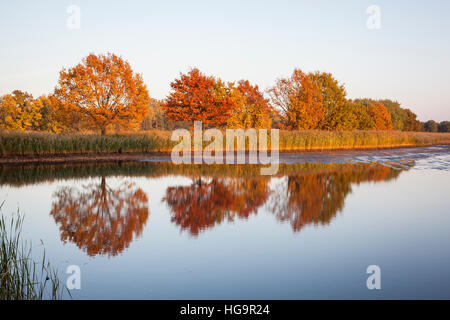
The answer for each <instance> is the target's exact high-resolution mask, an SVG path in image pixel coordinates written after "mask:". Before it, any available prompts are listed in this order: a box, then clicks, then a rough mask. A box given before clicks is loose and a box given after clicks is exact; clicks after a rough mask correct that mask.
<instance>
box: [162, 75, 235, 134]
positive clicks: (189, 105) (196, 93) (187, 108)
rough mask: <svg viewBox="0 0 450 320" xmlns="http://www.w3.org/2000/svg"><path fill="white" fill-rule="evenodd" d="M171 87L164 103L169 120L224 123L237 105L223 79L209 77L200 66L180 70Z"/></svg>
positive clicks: (219, 124)
mask: <svg viewBox="0 0 450 320" xmlns="http://www.w3.org/2000/svg"><path fill="white" fill-rule="evenodd" d="M170 86H171V87H172V91H171V92H170V94H169V95H168V96H167V98H166V101H165V103H164V105H163V109H164V111H165V114H166V117H167V119H168V120H170V121H202V122H203V123H204V124H208V125H212V126H223V125H224V124H225V123H226V120H227V119H228V116H229V114H230V111H231V110H232V109H233V108H234V103H233V100H232V99H231V97H230V90H231V87H230V85H228V86H226V85H225V84H224V83H223V82H222V81H221V80H220V79H215V78H214V77H210V76H206V75H204V74H203V73H201V72H200V71H199V70H198V69H196V68H194V69H191V70H190V71H189V72H188V73H187V74H183V73H180V78H179V79H175V81H173V82H172V83H171V84H170Z"/></svg>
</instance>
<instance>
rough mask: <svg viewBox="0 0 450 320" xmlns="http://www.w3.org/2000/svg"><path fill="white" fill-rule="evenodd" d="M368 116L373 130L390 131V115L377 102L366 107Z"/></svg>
mask: <svg viewBox="0 0 450 320" xmlns="http://www.w3.org/2000/svg"><path fill="white" fill-rule="evenodd" d="M367 112H368V114H369V115H370V116H371V117H372V119H373V123H374V127H373V129H375V130H392V120H391V114H390V113H389V111H388V110H387V109H386V107H385V106H383V105H382V104H381V103H379V102H375V103H373V104H370V105H369V106H368V107H367Z"/></svg>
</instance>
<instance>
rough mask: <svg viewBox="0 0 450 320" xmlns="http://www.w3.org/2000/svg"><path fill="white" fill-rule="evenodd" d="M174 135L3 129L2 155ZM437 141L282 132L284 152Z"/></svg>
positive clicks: (154, 147)
mask: <svg viewBox="0 0 450 320" xmlns="http://www.w3.org/2000/svg"><path fill="white" fill-rule="evenodd" d="M170 137H171V132H170V131H156V130H155V131H149V132H144V133H127V134H120V135H119V134H114V135H96V134H52V133H42V132H0V156H1V157H17V156H55V155H83V154H123V153H150V152H170V151H171V150H172V147H173V146H174V145H175V144H176V143H177V142H174V141H171V140H170ZM224 137H225V135H224ZM224 140H226V139H224ZM269 141H270V137H269ZM225 143H226V142H225V141H224V144H225ZM437 143H450V133H426V132H400V131H342V132H340V131H318V130H310V131H280V135H279V150H280V151H308V150H332V149H367V148H386V147H400V146H424V145H431V144H437ZM204 145H207V142H205V143H204Z"/></svg>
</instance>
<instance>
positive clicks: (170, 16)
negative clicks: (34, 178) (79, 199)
mask: <svg viewBox="0 0 450 320" xmlns="http://www.w3.org/2000/svg"><path fill="white" fill-rule="evenodd" d="M70 5H77V6H78V7H79V8H80V28H79V29H70V28H68V27H67V25H66V24H67V20H68V19H69V18H70V16H71V15H70V14H69V13H67V8H68V7H69V6H70ZM370 5H377V6H379V8H380V10H381V19H380V23H381V24H380V29H369V28H368V27H367V19H368V18H370V16H371V15H370V14H367V12H366V10H367V8H368V7H369V6H370ZM70 21H73V20H70ZM0 39H1V40H0V41H1V46H0V94H5V93H8V92H10V91H12V90H14V89H21V90H24V91H28V92H30V93H32V94H33V95H34V96H39V95H41V94H47V93H50V92H52V91H53V89H54V87H55V85H56V83H57V80H58V72H59V71H60V70H61V68H62V67H70V66H73V65H75V64H77V63H78V62H79V61H80V60H81V58H82V57H84V56H86V55H88V54H89V53H91V52H93V53H106V52H113V53H116V54H119V55H121V56H123V57H124V58H125V59H127V60H128V61H129V62H130V63H131V65H132V67H133V69H134V70H135V71H137V72H139V73H142V74H143V77H144V80H145V82H146V84H147V86H148V89H149V91H150V95H151V96H152V97H154V98H164V97H165V96H166V95H167V93H168V92H169V89H170V82H171V81H172V80H173V79H174V78H175V77H177V76H178V74H179V72H180V71H182V72H186V71H187V70H188V69H189V67H198V68H199V69H200V70H202V71H203V72H205V73H207V74H211V75H214V76H219V77H221V78H222V79H223V80H226V81H233V80H239V79H243V78H244V79H248V80H250V81H251V82H253V83H256V84H258V85H259V86H260V88H262V89H266V88H267V87H269V86H271V85H273V83H274V82H275V80H276V79H277V78H279V77H282V76H288V75H289V74H290V73H291V72H292V71H293V69H294V68H295V67H299V68H301V69H302V70H304V71H306V72H308V71H314V70H320V71H327V72H331V73H332V74H333V75H334V76H335V77H336V78H337V79H338V80H340V81H341V82H343V83H344V84H345V86H346V89H347V92H348V97H350V98H357V97H369V98H389V99H394V100H397V101H399V102H400V103H401V104H402V105H403V106H406V107H409V108H410V109H412V110H413V111H414V112H416V113H417V114H418V116H419V119H420V120H422V121H423V120H428V119H435V120H438V121H441V120H450V58H449V57H450V1H446V0H442V1H437V0H431V1H411V0H409V1H406V0H395V1H394V0H391V1H381V0H371V1H366V0H342V1H337V0H335V1H331V0H330V1H325V0H315V1H299V0H297V1H284V0H277V1H264V0H259V1H245V0H240V1H234V0H227V1H213V0H209V1H196V0H190V1H172V0H166V1H133V0H128V1H113V0H109V1H99V0H96V1H79V0H78V1H77V0H70V1H22V0H15V1H7V0H0Z"/></svg>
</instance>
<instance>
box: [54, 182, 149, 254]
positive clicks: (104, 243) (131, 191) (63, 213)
mask: <svg viewBox="0 0 450 320" xmlns="http://www.w3.org/2000/svg"><path fill="white" fill-rule="evenodd" d="M53 196H54V198H55V200H54V202H53V204H52V210H51V212H50V214H51V215H52V216H53V218H54V219H55V222H56V224H57V225H58V226H59V229H60V231H61V240H62V241H64V242H67V241H70V242H73V243H75V244H76V245H77V246H78V247H79V248H80V249H82V250H84V251H85V252H86V253H87V254H88V255H89V256H94V255H98V254H100V255H104V254H107V255H109V256H115V255H117V254H118V253H120V252H122V251H123V250H124V249H125V248H127V247H128V246H129V244H130V243H131V241H132V240H133V238H134V237H138V236H140V234H141V233H142V230H143V228H144V226H145V224H146V221H147V218H148V215H149V210H148V198H147V195H146V193H145V192H144V191H143V190H142V189H141V188H138V187H136V185H135V184H134V183H132V182H128V181H124V182H122V183H121V184H120V185H119V186H118V187H115V188H111V187H110V186H108V185H107V184H106V179H105V178H104V177H102V178H101V182H100V183H91V184H88V185H85V186H82V188H81V189H79V188H75V187H69V186H66V187H62V188H59V189H58V190H57V191H56V192H55V193H54V195H53Z"/></svg>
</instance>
